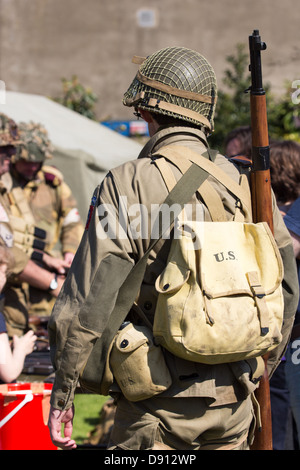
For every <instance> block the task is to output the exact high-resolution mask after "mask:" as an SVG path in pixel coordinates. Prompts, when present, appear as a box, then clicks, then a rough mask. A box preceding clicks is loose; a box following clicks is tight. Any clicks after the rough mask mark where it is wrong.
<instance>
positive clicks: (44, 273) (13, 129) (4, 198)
mask: <svg viewBox="0 0 300 470" xmlns="http://www.w3.org/2000/svg"><path fill="white" fill-rule="evenodd" d="M20 143H21V140H20V136H19V133H18V128H17V125H16V123H15V122H14V121H13V120H12V119H10V118H9V117H8V116H6V115H4V114H0V244H1V245H3V246H6V247H7V248H9V249H11V252H12V255H13V259H14V262H13V266H12V268H11V270H10V271H11V274H10V277H9V281H8V284H10V283H13V284H14V283H18V285H20V286H21V285H22V283H26V284H27V283H30V285H32V286H34V287H36V288H38V289H40V290H43V291H45V292H47V291H48V289H49V286H50V284H51V282H52V280H53V276H54V274H53V272H51V271H49V269H52V270H53V271H55V272H57V273H61V274H64V273H65V270H66V268H67V263H66V262H65V261H63V260H60V259H57V258H53V257H50V256H49V255H48V254H46V253H39V254H38V256H40V258H41V260H42V262H43V265H44V267H45V268H46V269H44V268H43V267H40V266H37V265H36V263H35V262H34V254H35V253H38V252H35V250H34V249H32V250H31V253H29V252H26V251H25V250H23V249H22V248H21V247H20V246H19V245H18V243H15V238H14V233H15V225H20V226H22V223H20V224H18V221H17V218H16V217H14V216H13V215H12V211H11V207H12V200H11V197H10V194H9V189H10V187H11V178H10V174H9V165H10V162H11V158H12V157H13V156H14V155H15V153H16V147H17V145H20ZM34 232H35V227H34V225H31V226H30V227H28V228H27V237H28V238H30V239H32V237H33V234H34ZM62 284H63V280H62V279H61V278H60V279H59V280H58V284H57V286H56V289H55V290H53V295H54V296H55V297H57V295H58V293H59V291H60V289H61V286H62ZM5 291H6V288H5V289H4V295H5ZM22 297H23V296H22ZM13 302H15V305H16V306H18V305H20V311H18V310H17V309H16V316H17V317H18V316H19V317H20V323H21V324H22V328H18V325H12V327H10V325H9V323H8V325H7V326H8V330H9V335H10V336H12V335H13V334H14V333H18V334H19V335H21V334H23V332H24V331H25V330H26V329H27V327H28V324H27V312H26V309H24V304H23V303H22V302H19V300H18V298H17V297H15V298H14V299H13ZM24 318H26V320H25V321H24ZM25 323H26V328H25V327H24V324H25Z"/></svg>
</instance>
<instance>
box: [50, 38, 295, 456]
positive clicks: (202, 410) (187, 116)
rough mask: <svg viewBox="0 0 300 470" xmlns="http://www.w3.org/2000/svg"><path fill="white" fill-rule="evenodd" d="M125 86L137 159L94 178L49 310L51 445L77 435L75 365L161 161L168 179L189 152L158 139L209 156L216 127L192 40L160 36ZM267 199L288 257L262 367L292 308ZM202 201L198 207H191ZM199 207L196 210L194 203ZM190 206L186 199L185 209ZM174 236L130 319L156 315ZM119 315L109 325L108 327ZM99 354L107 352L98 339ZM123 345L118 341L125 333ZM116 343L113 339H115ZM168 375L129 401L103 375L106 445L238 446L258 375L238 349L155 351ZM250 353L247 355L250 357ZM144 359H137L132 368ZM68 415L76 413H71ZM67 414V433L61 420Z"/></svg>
mask: <svg viewBox="0 0 300 470" xmlns="http://www.w3.org/2000/svg"><path fill="white" fill-rule="evenodd" d="M135 62H139V63H141V65H140V67H139V71H138V73H137V75H136V77H135V78H134V80H133V82H132V84H131V85H130V87H129V89H128V91H127V92H126V93H125V95H124V100H123V103H124V104H125V105H126V106H132V107H133V108H134V109H135V111H136V113H138V115H139V116H141V117H142V118H143V119H144V120H145V121H146V122H147V123H148V127H149V133H150V140H149V141H148V142H147V143H146V145H145V146H144V148H143V150H142V151H141V153H140V155H139V156H138V158H137V159H136V160H133V161H130V162H128V163H125V164H124V165H122V166H120V167H117V168H114V169H112V170H111V171H110V172H109V173H108V175H107V177H106V178H105V179H104V180H103V181H102V183H101V184H99V186H98V187H97V188H96V189H95V192H94V194H93V197H92V201H91V206H90V211H89V215H88V218H87V223H86V229H85V233H84V235H83V238H82V241H81V243H80V246H79V249H78V251H77V253H76V256H75V259H74V262H73V264H72V267H71V269H70V271H69V273H68V276H67V279H66V282H65V284H64V287H63V290H62V292H61V294H60V296H59V297H58V299H57V301H56V304H55V307H54V310H53V312H52V315H51V318H50V321H49V338H50V347H51V357H52V361H53V364H54V368H55V382H54V386H53V391H52V396H51V410H50V415H49V429H50V434H51V437H52V440H53V442H54V443H55V445H58V446H59V447H62V448H63V449H73V448H75V447H76V443H75V441H74V440H73V439H72V422H73V418H74V408H73V406H72V404H73V400H74V394H75V391H76V387H77V384H78V381H79V378H80V374H81V372H82V370H83V369H84V367H85V364H86V363H87V360H88V358H89V355H90V353H91V351H92V349H93V345H94V343H95V341H96V340H97V338H101V337H104V338H105V337H106V335H107V334H108V328H109V321H110V318H111V313H112V311H113V309H114V305H115V302H116V298H117V295H118V292H119V290H120V288H121V286H122V284H123V282H124V280H125V279H126V278H127V276H128V273H129V272H130V270H131V269H132V267H133V266H134V265H135V264H136V263H137V262H138V261H139V260H140V259H141V258H142V257H143V255H144V254H145V252H146V250H147V248H148V246H149V241H150V238H151V229H152V225H151V222H153V219H152V217H153V214H154V212H155V210H156V209H157V207H160V205H162V204H163V202H164V201H165V198H166V196H167V194H168V192H169V189H168V181H167V179H164V178H163V174H164V172H161V169H162V166H164V167H166V166H167V168H168V170H171V174H170V172H169V173H168V174H169V175H170V177H171V179H172V178H174V179H175V180H179V179H180V177H181V174H182V173H181V170H180V169H179V168H180V167H182V166H184V165H185V164H187V163H188V161H187V157H185V156H184V155H182V158H181V160H180V161H179V162H177V163H178V164H175V163H174V162H172V158H170V160H168V159H164V158H161V157H160V152H162V151H163V149H165V148H166V146H169V145H170V144H172V145H180V146H181V147H182V146H183V147H185V148H186V149H191V150H193V151H194V152H196V154H198V155H199V156H200V155H206V158H209V157H210V153H207V150H208V141H207V138H208V136H209V134H210V133H211V131H212V129H213V122H214V111H215V105H216V99H217V86H216V77H215V74H214V71H213V68H212V67H211V65H210V64H209V63H208V61H207V60H206V59H205V58H204V57H203V56H202V55H201V54H199V53H198V52H195V51H191V50H190V49H186V48H181V47H171V48H165V49H162V50H160V51H157V52H156V53H154V54H152V55H150V56H149V57H148V58H147V59H145V60H142V59H141V60H140V59H135ZM214 163H215V165H216V166H217V167H218V168H221V169H222V170H223V171H224V172H225V173H226V174H227V175H228V176H229V177H230V178H231V179H232V180H233V181H235V182H239V180H240V171H239V168H238V166H237V165H235V164H233V163H231V162H229V161H228V159H226V158H225V157H223V156H222V155H220V154H218V155H217V156H216V159H215V161H214ZM208 181H209V183H210V185H211V186H212V187H213V188H214V189H215V191H216V192H217V193H218V194H219V195H220V196H221V198H222V203H223V205H224V208H225V213H226V217H227V220H229V221H230V220H233V217H234V214H235V211H236V200H235V198H234V197H233V195H232V194H231V193H230V192H229V191H228V190H227V189H226V188H225V187H223V186H222V185H221V184H220V183H218V182H217V181H216V180H214V178H213V177H211V176H209V178H208ZM273 203H274V205H273V207H274V226H275V239H276V242H277V245H278V247H279V249H280V252H281V255H282V258H283V262H284V267H285V279H284V286H285V292H284V295H285V313H284V315H285V319H284V325H283V328H282V334H283V341H282V343H281V344H280V346H278V347H277V348H276V350H275V352H274V353H271V354H270V359H269V364H268V367H269V373H270V375H271V374H272V371H273V370H274V369H275V368H276V366H277V364H278V360H279V358H280V357H281V355H282V353H283V351H284V348H285V345H286V342H287V338H288V336H289V333H290V329H291V326H292V323H293V318H294V314H295V310H296V304H297V300H296V298H297V296H298V286H297V282H296V271H295V265H294V260H293V253H292V245H291V240H290V237H289V234H288V232H287V230H286V228H285V226H284V223H283V221H282V218H281V216H280V214H279V212H278V210H277V208H276V204H275V200H274V201H273ZM191 204H192V207H193V210H195V213H196V214H197V216H198V217H200V220H205V221H206V220H207V221H209V220H211V218H210V212H209V210H208V209H207V207H206V205H205V204H204V201H203V200H202V198H201V197H199V194H198V193H195V194H194V196H193V198H192V201H191ZM199 208H200V210H198V209H199ZM197 210H198V212H197ZM192 212H193V211H192ZM171 238H172V237H170V236H169V237H166V238H162V239H161V240H160V241H159V242H158V243H157V244H156V246H155V247H154V249H153V250H152V251H151V253H150V256H149V258H148V262H147V268H146V272H145V274H144V278H143V282H142V285H141V287H140V290H139V294H138V297H137V298H136V302H135V306H134V307H136V306H137V310H136V309H135V308H133V312H132V311H130V312H129V315H128V318H127V320H129V321H130V322H133V323H134V322H136V323H137V324H138V323H139V320H138V319H137V317H135V313H136V311H137V312H139V314H138V317H139V318H144V317H146V321H147V322H148V323H149V324H152V323H153V319H154V314H155V307H156V302H157V291H156V289H155V281H156V279H157V278H158V276H159V275H160V274H161V273H162V271H163V270H164V268H165V266H166V262H167V258H168V254H169V250H170V244H171V241H172V240H171ZM120 327H121V325H116V330H118V328H120ZM108 346H109V345H106V346H105V347H104V348H103V351H102V354H103V357H102V358H101V359H100V357H99V361H100V360H101V361H103V362H105V361H106V360H107V354H106V351H107V348H108ZM123 346H126V344H124V345H123ZM121 347H122V345H121ZM164 358H165V362H166V365H167V369H168V371H169V374H170V377H171V383H170V384H169V386H168V387H167V388H166V389H165V391H163V392H162V393H160V394H157V395H155V396H153V397H149V398H146V399H142V400H138V401H130V400H129V399H127V398H126V397H125V396H124V394H123V393H122V392H121V390H120V387H119V386H118V384H116V383H115V382H116V381H113V383H112V384H111V385H110V387H109V393H110V394H111V395H112V396H113V397H114V398H115V400H116V404H117V411H116V416H115V421H114V427H113V430H112V433H111V436H110V443H109V446H108V448H109V449H110V450H114V449H120V450H150V449H179V450H190V451H191V450H205V449H244V448H248V447H249V443H250V442H251V439H252V434H253V429H254V426H255V418H254V410H253V405H252V399H251V396H252V393H253V391H254V390H255V388H257V386H258V379H257V377H255V374H254V369H255V367H254V368H253V369H252V368H251V366H250V365H249V363H248V362H247V361H238V362H236V363H231V364H229V363H228V364H227V363H225V364H214V365H208V364H202V363H195V362H193V361H189V360H184V359H182V358H179V357H177V356H175V355H174V354H172V353H170V352H168V351H164ZM255 362H256V361H255ZM144 372H145V370H141V375H143V373H144ZM75 419H76V417H75ZM62 424H64V435H62V434H61V425H62Z"/></svg>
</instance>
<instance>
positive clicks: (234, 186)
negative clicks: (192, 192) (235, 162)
mask: <svg viewBox="0 0 300 470" xmlns="http://www.w3.org/2000/svg"><path fill="white" fill-rule="evenodd" d="M157 155H162V156H164V157H165V158H167V159H168V160H170V161H172V162H174V164H176V162H179V161H180V160H182V156H183V155H184V157H185V160H186V159H188V160H190V161H191V162H193V163H194V164H195V165H197V166H199V167H200V168H201V169H202V170H203V171H205V172H207V173H208V174H209V175H211V176H213V177H214V178H215V179H216V180H217V181H219V183H221V184H222V185H223V186H225V187H226V188H227V190H228V191H229V192H230V193H231V194H233V196H234V197H235V198H237V199H238V200H239V201H240V202H241V204H242V206H243V210H244V212H245V217H246V219H247V220H252V209H251V199H250V197H249V192H248V191H247V190H245V188H244V187H242V186H240V185H239V184H238V183H236V182H235V181H234V180H233V179H232V178H230V176H228V175H227V174H226V173H225V172H224V171H223V170H221V168H219V167H218V166H217V165H215V164H214V163H213V162H212V161H210V160H208V159H207V158H205V157H203V156H202V155H199V154H198V153H196V152H194V151H193V150H191V149H189V148H188V147H183V146H180V145H167V146H165V147H163V148H162V149H161V150H159V151H158V152H157Z"/></svg>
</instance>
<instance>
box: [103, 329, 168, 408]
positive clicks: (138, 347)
mask: <svg viewBox="0 0 300 470" xmlns="http://www.w3.org/2000/svg"><path fill="white" fill-rule="evenodd" d="M124 325H126V326H125V327H124V328H123V329H121V330H119V332H118V333H117V335H116V337H115V339H114V341H113V345H112V350H111V354H110V366H111V370H112V372H113V375H114V378H115V380H116V382H117V384H118V385H119V387H120V389H121V391H122V393H123V395H124V396H125V398H127V400H129V401H140V400H146V399H147V398H151V397H153V396H154V395H157V394H159V393H162V392H164V391H165V390H167V389H168V388H169V387H170V385H171V383H172V379H171V376H170V372H169V370H168V368H167V366H166V363H165V359H164V355H163V350H162V348H161V347H160V346H156V345H155V344H154V341H153V334H152V331H151V330H150V329H149V328H147V327H145V326H136V325H133V324H132V323H128V324H127V323H125V324H124Z"/></svg>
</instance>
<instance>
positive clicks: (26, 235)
mask: <svg viewBox="0 0 300 470" xmlns="http://www.w3.org/2000/svg"><path fill="white" fill-rule="evenodd" d="M10 223H11V227H12V229H13V234H14V244H15V246H17V247H18V248H20V249H21V250H22V251H24V252H25V253H27V254H28V255H29V256H31V258H32V259H34V260H36V261H41V260H42V256H43V254H42V253H41V252H43V251H44V250H45V247H46V242H45V240H46V236H47V233H46V231H45V230H43V229H41V228H39V227H36V226H34V225H29V224H27V223H26V221H25V220H23V219H21V218H20V217H15V216H11V217H10ZM36 250H38V251H36Z"/></svg>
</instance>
